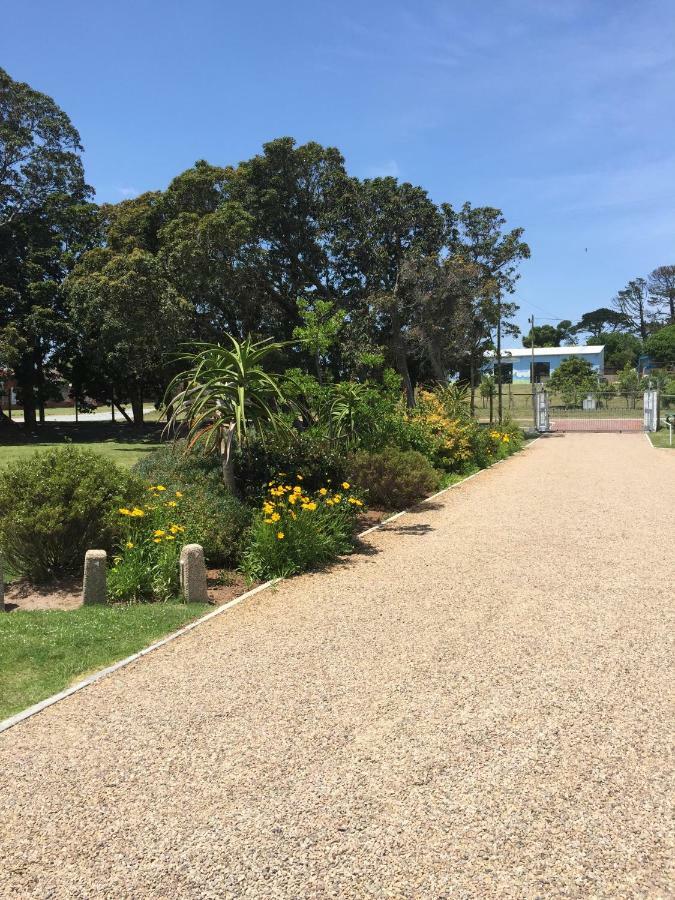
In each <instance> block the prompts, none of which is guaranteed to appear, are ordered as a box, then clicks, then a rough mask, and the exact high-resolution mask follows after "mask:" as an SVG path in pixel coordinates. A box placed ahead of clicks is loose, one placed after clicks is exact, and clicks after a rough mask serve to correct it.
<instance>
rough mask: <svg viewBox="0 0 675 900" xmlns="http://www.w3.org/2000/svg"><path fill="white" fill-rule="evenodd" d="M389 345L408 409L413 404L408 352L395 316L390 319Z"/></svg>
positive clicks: (413, 397)
mask: <svg viewBox="0 0 675 900" xmlns="http://www.w3.org/2000/svg"><path fill="white" fill-rule="evenodd" d="M391 347H392V352H393V357H394V368H395V369H396V371H397V372H398V374H399V375H400V376H401V378H402V379H403V390H404V391H405V403H406V406H407V407H408V409H412V408H413V407H414V406H415V391H414V390H413V384H412V379H411V377H410V369H409V367H408V354H407V353H406V350H405V345H404V343H403V336H402V334H401V326H400V324H399V321H398V317H397V316H392V319H391Z"/></svg>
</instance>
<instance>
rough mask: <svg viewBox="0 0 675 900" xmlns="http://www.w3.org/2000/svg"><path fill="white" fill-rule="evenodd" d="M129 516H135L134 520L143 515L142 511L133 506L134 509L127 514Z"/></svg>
mask: <svg viewBox="0 0 675 900" xmlns="http://www.w3.org/2000/svg"><path fill="white" fill-rule="evenodd" d="M129 515H130V516H135V517H136V518H140V517H141V516H144V515H145V513H144V512H143V510H142V509H139V508H138V507H137V506H134V508H133V509H132V510H131V512H130V513H129Z"/></svg>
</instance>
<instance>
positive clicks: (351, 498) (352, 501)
mask: <svg viewBox="0 0 675 900" xmlns="http://www.w3.org/2000/svg"><path fill="white" fill-rule="evenodd" d="M349 502H350V503H351V504H352V505H353V506H363V503H362V502H361V500H357V499H356V497H350V498H349Z"/></svg>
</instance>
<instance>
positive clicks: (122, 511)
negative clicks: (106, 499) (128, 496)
mask: <svg viewBox="0 0 675 900" xmlns="http://www.w3.org/2000/svg"><path fill="white" fill-rule="evenodd" d="M119 513H120V515H121V516H130V515H132V512H131V510H130V509H127V508H126V506H123V507H122V508H121V509H120V510H119Z"/></svg>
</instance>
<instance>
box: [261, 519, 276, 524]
mask: <svg viewBox="0 0 675 900" xmlns="http://www.w3.org/2000/svg"><path fill="white" fill-rule="evenodd" d="M263 522H264V523H265V525H274V522H273V521H272V520H271V519H263Z"/></svg>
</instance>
